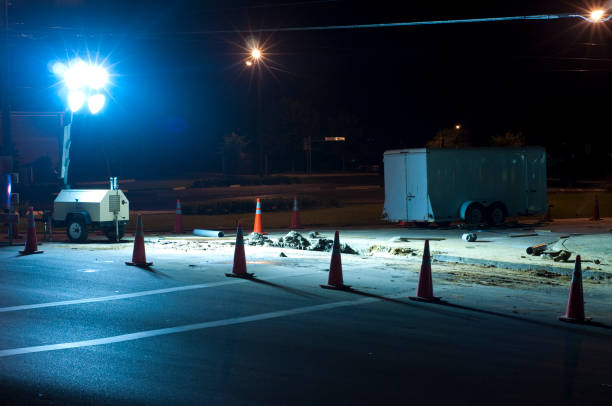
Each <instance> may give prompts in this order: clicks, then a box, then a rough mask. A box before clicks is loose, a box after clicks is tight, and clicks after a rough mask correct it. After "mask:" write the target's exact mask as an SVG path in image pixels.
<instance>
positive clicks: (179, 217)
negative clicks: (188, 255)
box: [174, 199, 185, 234]
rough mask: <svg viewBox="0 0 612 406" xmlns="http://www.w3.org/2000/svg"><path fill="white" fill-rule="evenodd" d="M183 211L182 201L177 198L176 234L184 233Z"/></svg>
mask: <svg viewBox="0 0 612 406" xmlns="http://www.w3.org/2000/svg"><path fill="white" fill-rule="evenodd" d="M184 232H185V229H184V228H183V211H182V210H181V201H180V200H178V199H176V215H175V216H174V234H183V233H184Z"/></svg>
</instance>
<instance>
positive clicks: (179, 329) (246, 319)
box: [0, 294, 406, 358]
mask: <svg viewBox="0 0 612 406" xmlns="http://www.w3.org/2000/svg"><path fill="white" fill-rule="evenodd" d="M405 296H406V294H397V295H393V296H389V298H398V297H405ZM381 300H382V299H379V298H371V297H368V298H364V299H356V300H344V301H341V302H333V303H325V304H319V305H314V306H305V307H298V308H295V309H288V310H279V311H275V312H269V313H260V314H255V315H252V316H243V317H233V318H230V319H224V320H216V321H206V322H203V323H195V324H186V325H183V326H176V327H168V328H160V329H156V330H145V331H139V332H136V333H130V334H121V335H117V336H111V337H104V338H96V339H93V340H85V341H73V342H68V343H60V344H49V345H37V346H33V347H21V348H11V349H7V350H0V358H3V357H10V356H13V355H21V354H31V353H35V352H48V351H57V350H66V349H69V348H81V347H91V346H96V345H104V344H113V343H120V342H124V341H133V340H140V339H143V338H150V337H157V336H163V335H168V334H176V333H184V332H186V331H193V330H203V329H207V328H215V327H224V326H231V325H234V324H243V323H250V322H253V321H261V320H269V319H275V318H279V317H286V316H293V315H296V314H304V313H312V312H318V311H323V310H330V309H337V308H339V307H348V306H358V305H362V304H367V303H374V302H379V301H381Z"/></svg>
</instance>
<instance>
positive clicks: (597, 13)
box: [591, 9, 604, 22]
mask: <svg viewBox="0 0 612 406" xmlns="http://www.w3.org/2000/svg"><path fill="white" fill-rule="evenodd" d="M603 15H604V11H603V10H602V9H598V10H593V12H591V21H593V22H599V21H601V19H602V17H603Z"/></svg>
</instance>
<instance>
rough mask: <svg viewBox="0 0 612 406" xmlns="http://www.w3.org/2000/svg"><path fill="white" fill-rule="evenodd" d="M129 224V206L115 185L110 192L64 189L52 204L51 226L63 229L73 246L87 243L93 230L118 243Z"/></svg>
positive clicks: (105, 190) (103, 190) (104, 190)
mask: <svg viewBox="0 0 612 406" xmlns="http://www.w3.org/2000/svg"><path fill="white" fill-rule="evenodd" d="M115 179H116V178H115ZM111 184H112V182H111ZM129 220H130V203H129V201H128V199H127V198H126V197H125V194H123V192H122V191H121V190H120V189H119V188H118V187H117V186H116V181H115V184H114V187H112V188H111V189H63V190H61V191H60V192H59V194H58V195H57V197H56V198H55V201H54V203H53V225H54V226H55V227H63V226H66V234H68V238H69V239H70V240H71V241H73V242H84V241H85V240H87V234H88V230H89V229H93V228H97V229H102V230H103V231H104V234H106V236H107V237H108V239H110V240H113V241H114V240H119V239H121V237H122V236H123V234H124V233H125V226H126V224H127V223H128V222H129ZM117 235H118V238H117Z"/></svg>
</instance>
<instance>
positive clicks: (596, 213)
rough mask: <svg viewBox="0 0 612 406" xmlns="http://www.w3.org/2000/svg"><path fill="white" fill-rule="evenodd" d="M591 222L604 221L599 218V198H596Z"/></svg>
mask: <svg viewBox="0 0 612 406" xmlns="http://www.w3.org/2000/svg"><path fill="white" fill-rule="evenodd" d="M590 220H591V221H598V220H603V219H602V218H601V217H599V200H598V199H597V196H595V204H594V205H593V217H591V218H590Z"/></svg>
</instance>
